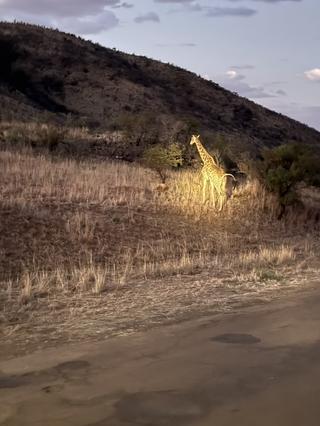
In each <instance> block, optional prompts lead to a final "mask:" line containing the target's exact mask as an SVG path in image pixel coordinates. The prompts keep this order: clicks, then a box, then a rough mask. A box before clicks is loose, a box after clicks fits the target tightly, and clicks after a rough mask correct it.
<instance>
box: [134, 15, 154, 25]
mask: <svg viewBox="0 0 320 426" xmlns="http://www.w3.org/2000/svg"><path fill="white" fill-rule="evenodd" d="M147 21H149V22H160V18H159V15H158V14H157V13H155V12H148V13H145V14H144V15H140V16H137V17H136V18H135V19H134V22H136V23H137V24H142V23H143V22H147Z"/></svg>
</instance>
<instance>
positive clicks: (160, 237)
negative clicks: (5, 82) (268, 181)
mask: <svg viewBox="0 0 320 426" xmlns="http://www.w3.org/2000/svg"><path fill="white" fill-rule="evenodd" d="M0 182H1V183H0V195H1V204H0V212H1V214H2V215H3V216H2V217H3V218H4V219H5V220H4V222H3V223H5V222H6V223H7V224H8V225H7V226H10V227H11V228H12V235H13V237H12V239H14V238H16V241H15V244H16V245H15V250H13V249H12V247H11V249H10V251H9V249H8V247H7V246H6V245H5V244H6V243H8V241H9V242H12V241H11V240H10V236H8V229H6V230H5V231H6V232H7V239H6V243H5V244H4V246H2V247H0V250H1V252H2V253H3V254H4V255H8V253H9V255H10V262H11V263H10V265H11V266H10V267H7V268H6V273H5V272H4V271H5V266H3V268H2V277H0V281H2V282H1V284H0V285H1V290H0V292H1V296H0V297H1V299H2V301H9V300H11V301H20V302H21V303H26V302H29V301H30V300H32V299H33V298H34V297H43V296H46V295H47V296H50V294H52V293H55V294H58V293H61V295H65V294H68V293H72V294H74V293H78V294H79V295H80V294H83V293H88V292H90V293H93V294H99V293H103V292H104V291H106V290H108V289H110V288H113V287H114V286H120V285H124V284H128V283H130V282H133V281H134V280H136V279H139V280H141V279H144V280H148V279H151V278H154V277H168V276H170V275H174V274H193V273H197V272H199V271H201V270H203V269H206V268H207V269H208V268H209V269H210V268H211V270H212V271H214V272H213V273H214V274H217V276H218V275H219V274H222V275H223V274H226V273H227V274H229V275H230V274H233V275H235V274H238V275H239V276H240V275H241V274H242V275H241V277H242V278H241V279H243V276H245V275H247V276H248V274H249V275H250V274H253V275H252V276H256V279H261V274H260V272H261V270H262V269H265V268H274V267H277V266H281V265H284V264H290V262H293V261H294V260H295V259H296V256H297V255H299V253H300V247H299V244H300V242H301V240H299V243H297V241H296V240H295V236H296V235H297V233H294V232H293V231H294V230H293V231H292V232H291V231H290V232H288V228H284V225H283V223H279V222H277V221H276V219H275V216H276V210H277V203H276V200H275V199H274V197H273V196H272V195H270V194H268V193H267V192H266V191H265V190H264V189H263V188H262V187H261V185H260V184H259V183H258V182H257V181H253V182H248V183H247V184H246V185H244V186H242V187H239V188H237V189H236V190H235V191H234V193H233V196H232V198H231V199H230V200H229V201H228V203H227V204H226V206H225V208H224V210H223V211H222V212H220V213H218V212H217V211H216V210H215V209H214V208H213V206H212V204H211V203H210V202H208V203H205V204H203V203H202V190H201V181H200V179H199V173H198V172H196V171H178V172H172V173H171V174H170V177H169V181H168V190H167V191H158V190H157V186H158V182H157V179H156V175H154V174H153V173H152V172H151V171H150V170H147V169H145V168H143V167H141V166H139V165H136V164H135V165H131V164H126V163H121V162H115V161H106V162H103V163H102V162H95V161H76V160H62V159H53V158H50V157H49V156H47V155H44V154H39V155H35V154H34V153H32V152H31V151H28V150H25V151H20V152H13V151H10V150H4V151H1V152H0ZM28 227H29V228H30V229H29V228H28ZM40 233H41V235H40ZM14 236H15V237H14ZM40 243H41V244H40ZM38 245H39V246H38ZM22 246H23V247H24V248H23V250H22V249H21V247H22ZM8 258H9V257H8ZM8 271H9V272H8ZM259 271H260V272H259ZM243 274H244V275H243ZM259 274H260V275H259ZM259 277H260V278H259ZM1 299H0V300H1Z"/></svg>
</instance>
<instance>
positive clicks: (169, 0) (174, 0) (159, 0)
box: [154, 0, 194, 4]
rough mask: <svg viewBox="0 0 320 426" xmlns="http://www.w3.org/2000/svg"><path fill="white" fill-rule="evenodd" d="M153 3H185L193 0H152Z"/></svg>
mask: <svg viewBox="0 0 320 426" xmlns="http://www.w3.org/2000/svg"><path fill="white" fill-rule="evenodd" d="M154 2H155V3H167V4H168V3H169V4H174V3H176V4H187V3H194V0H154Z"/></svg>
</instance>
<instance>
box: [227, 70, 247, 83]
mask: <svg viewBox="0 0 320 426" xmlns="http://www.w3.org/2000/svg"><path fill="white" fill-rule="evenodd" d="M226 76H227V78H228V79H230V80H238V81H239V80H244V79H245V78H246V77H245V75H243V74H239V73H238V72H237V71H235V70H229V71H227V72H226Z"/></svg>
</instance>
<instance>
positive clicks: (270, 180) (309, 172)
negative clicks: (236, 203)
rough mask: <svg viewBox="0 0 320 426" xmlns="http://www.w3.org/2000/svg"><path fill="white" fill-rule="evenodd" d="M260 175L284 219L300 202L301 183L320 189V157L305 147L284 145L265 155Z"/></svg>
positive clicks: (266, 152)
mask: <svg viewBox="0 0 320 426" xmlns="http://www.w3.org/2000/svg"><path fill="white" fill-rule="evenodd" d="M260 173H261V175H262V178H263V181H264V183H265V185H266V187H267V189H269V190H270V191H271V192H273V193H275V194H277V196H278V199H279V203H280V208H281V210H280V214H279V217H280V218H281V217H282V216H283V214H284V212H285V209H286V207H287V206H290V205H293V204H295V203H297V202H299V196H298V194H297V191H296V189H297V185H298V183H300V182H304V183H306V184H309V185H316V186H320V161H319V154H318V153H315V152H313V151H312V150H311V148H310V147H306V146H303V145H298V144H287V145H281V146H279V147H277V148H274V149H272V150H267V151H264V152H263V161H262V162H261V166H260Z"/></svg>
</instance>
